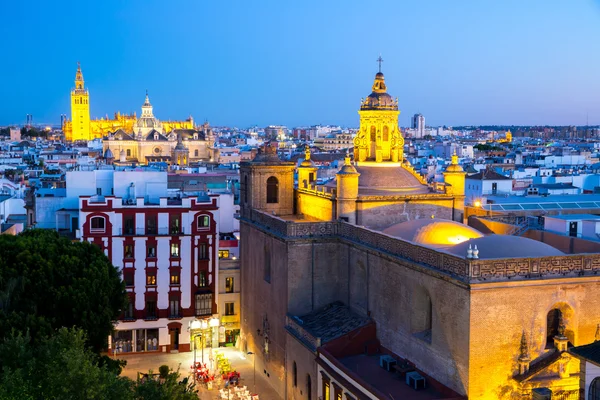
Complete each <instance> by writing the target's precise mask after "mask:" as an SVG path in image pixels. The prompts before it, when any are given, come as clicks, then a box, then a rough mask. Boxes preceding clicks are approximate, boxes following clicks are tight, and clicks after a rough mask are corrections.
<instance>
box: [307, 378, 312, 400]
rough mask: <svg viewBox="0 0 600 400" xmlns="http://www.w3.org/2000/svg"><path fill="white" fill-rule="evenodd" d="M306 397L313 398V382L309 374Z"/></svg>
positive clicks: (310, 399) (309, 399)
mask: <svg viewBox="0 0 600 400" xmlns="http://www.w3.org/2000/svg"><path fill="white" fill-rule="evenodd" d="M306 398H307V399H308V400H312V383H311V382H310V375H309V374H306Z"/></svg>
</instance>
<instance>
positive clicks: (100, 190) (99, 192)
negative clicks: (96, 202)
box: [96, 188, 102, 196]
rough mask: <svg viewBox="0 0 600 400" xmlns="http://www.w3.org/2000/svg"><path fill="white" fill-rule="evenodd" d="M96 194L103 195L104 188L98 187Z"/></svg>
mask: <svg viewBox="0 0 600 400" xmlns="http://www.w3.org/2000/svg"><path fill="white" fill-rule="evenodd" d="M96 195H98V196H102V188H96Z"/></svg>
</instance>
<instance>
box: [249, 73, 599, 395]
mask: <svg viewBox="0 0 600 400" xmlns="http://www.w3.org/2000/svg"><path fill="white" fill-rule="evenodd" d="M381 79H382V77H381ZM393 106H394V104H393V103H392V104H391V105H390V104H388V103H386V107H388V108H389V107H393ZM385 111H388V110H387V109H386V110H385ZM376 150H377V149H376V147H375V151H376ZM374 154H375V156H376V157H377V153H376V152H375V153H374ZM385 154H387V153H385ZM363 156H364V154H363ZM363 156H361V155H359V158H360V157H363ZM364 157H366V156H364ZM399 157H401V156H400V155H399ZM392 158H393V157H392ZM368 161H369V160H367V162H368ZM363 162H364V161H363ZM372 162H374V163H379V162H386V160H385V159H384V160H381V161H378V160H373V161H372ZM387 162H389V163H391V164H390V165H389V166H388V167H386V168H390V169H389V170H387V171H386V169H385V168H382V167H379V166H376V165H369V166H368V167H371V168H380V169H379V171H383V172H381V173H382V174H399V175H401V176H402V177H404V178H405V181H408V182H409V184H404V185H403V186H402V187H397V188H395V189H397V190H395V191H394V192H393V193H392V194H391V195H390V193H389V191H390V190H391V189H390V188H385V187H382V186H377V183H378V179H377V171H376V170H374V169H372V170H369V169H363V172H365V173H364V174H361V172H360V171H361V161H360V160H359V161H358V162H355V163H352V162H351V161H350V160H349V158H348V159H347V160H346V164H345V165H344V166H343V167H342V168H341V169H340V172H339V173H338V175H337V178H336V182H335V187H329V188H328V187H317V186H315V185H314V184H313V183H312V181H311V176H313V177H314V175H311V173H313V172H314V165H311V163H310V154H307V155H306V157H305V162H303V163H302V164H301V165H300V166H299V167H298V184H297V185H295V184H294V177H293V173H294V168H295V167H294V165H293V164H291V163H287V162H283V161H280V160H279V158H278V157H277V153H276V149H275V148H273V147H266V148H265V149H264V150H263V151H262V152H260V153H259V155H258V156H257V157H256V159H255V160H254V161H253V162H249V163H242V168H241V175H240V178H241V182H242V185H241V197H240V203H241V204H240V206H241V216H240V230H241V237H242V240H241V242H240V246H241V248H240V259H241V279H242V287H243V288H244V289H243V291H242V293H241V304H242V309H241V318H240V319H241V346H242V348H243V350H245V351H251V352H253V353H254V354H255V357H256V359H255V362H256V371H257V373H262V374H263V375H264V376H265V377H266V378H267V380H268V381H269V382H270V383H271V385H272V386H273V387H274V388H275V389H276V390H277V391H278V392H279V393H280V395H281V397H282V398H286V399H307V398H309V399H312V400H316V399H318V398H320V397H321V398H322V397H323V395H324V391H325V386H326V385H325V383H324V380H325V379H335V376H327V377H325V375H324V374H323V370H322V369H321V367H320V366H319V364H318V362H317V359H318V358H319V346H320V345H321V344H322V340H321V338H319V337H317V336H315V334H314V331H311V329H308V328H305V327H303V326H302V324H301V323H298V321H301V318H300V317H301V316H303V315H306V314H309V313H311V312H315V310H319V309H321V308H323V307H327V306H328V305H331V304H334V303H335V304H338V303H340V302H341V303H343V304H345V305H346V306H347V307H348V309H349V310H350V311H351V312H352V313H354V314H356V315H358V316H360V317H361V318H366V319H369V320H370V321H372V323H373V324H374V325H376V331H377V340H378V346H380V347H381V349H384V350H385V351H386V352H388V353H391V354H394V355H396V356H398V357H401V358H404V359H407V360H410V362H412V363H413V364H414V365H415V367H416V368H417V369H418V370H419V371H421V372H422V373H423V374H425V375H426V376H427V377H429V378H430V379H431V380H432V381H435V382H437V383H439V384H440V385H443V386H444V387H446V388H448V389H449V390H452V391H454V392H455V393H457V394H459V395H463V396H466V397H468V398H469V399H531V398H532V396H533V393H534V391H535V390H539V389H550V390H552V391H553V393H554V394H555V395H557V396H559V395H560V396H562V397H560V398H565V399H571V398H572V399H578V398H579V393H580V387H579V385H580V379H579V361H578V359H576V358H573V357H572V356H570V355H569V353H568V351H567V350H568V348H569V347H570V346H579V345H583V344H587V343H590V342H593V341H594V340H595V339H599V338H598V337H597V336H598V333H597V330H598V323H599V322H600V278H599V276H598V273H599V272H600V255H597V254H563V253H561V252H560V251H558V250H556V249H554V248H552V247H551V246H549V245H546V244H544V243H541V242H536V241H534V240H531V239H526V238H522V237H513V236H502V235H490V236H483V235H478V234H474V233H472V232H471V233H469V232H467V227H465V226H464V225H463V224H462V223H461V220H462V214H461V208H460V206H459V207H457V206H456V205H457V204H461V202H462V201H463V199H464V173H463V172H462V169H461V168H460V167H459V166H458V165H457V163H456V159H454V160H453V163H452V165H451V166H450V167H448V169H447V171H446V173H445V181H446V182H445V184H446V185H445V186H443V187H441V188H440V187H437V186H436V185H435V184H430V185H426V184H424V183H422V182H420V181H419V180H418V178H416V177H415V180H416V181H417V182H420V183H421V185H417V183H415V180H412V179H410V177H408V178H406V176H407V175H406V174H409V175H411V176H414V175H413V174H412V172H411V171H410V166H407V165H404V164H399V165H397V164H396V163H395V162H394V160H388V161H387ZM368 167H367V168H368ZM390 171H392V172H390ZM398 171H400V172H398ZM363 176H367V177H368V179H367V181H363V182H362V184H361V181H360V179H361V177H363ZM373 182H374V183H375V185H370V184H371V183H373ZM392 189H393V188H392ZM371 196H379V197H380V198H379V199H378V201H384V202H386V207H392V208H388V209H387V211H386V212H387V213H388V215H387V217H385V216H383V217H381V216H378V215H380V213H381V210H386V207H380V208H378V207H375V206H367V204H369V201H370V200H371V199H370V197H371ZM313 198H314V199H315V200H314V201H313V202H311V201H310V199H313ZM393 207H396V208H395V209H394V208H393ZM400 209H401V210H402V213H401V214H402V215H401V216H398V215H397V214H398V213H399V211H398V210H400ZM438 210H439V211H440V213H438V212H436V211H438ZM444 213H445V214H444ZM432 216H433V217H434V218H432ZM386 220H387V225H392V227H393V229H390V228H388V229H386V230H385V231H386V232H387V233H385V232H382V231H381V230H382V229H383V228H384V227H385V225H386V224H385V221H386ZM453 220H454V221H453ZM365 221H370V222H368V223H365ZM405 221H406V222H405ZM415 221H416V223H415ZM361 222H362V223H361ZM413 225H415V226H417V228H415V229H414V232H413V231H411V229H412V228H410V227H413ZM407 226H408V227H409V228H410V229H409V228H406V227H407ZM428 229H429V231H428ZM469 229H470V228H469ZM411 232H412V233H411ZM423 232H427V234H423ZM472 245H475V248H474V249H473V248H472ZM365 387H366V385H365ZM371 395H372V394H371ZM346 396H347V398H365V397H367V394H365V393H357V392H352V391H350V393H347V395H346ZM372 396H374V395H372ZM332 398H333V397H332ZM370 398H379V397H377V396H375V397H370Z"/></svg>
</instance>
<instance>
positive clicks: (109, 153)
mask: <svg viewBox="0 0 600 400" xmlns="http://www.w3.org/2000/svg"><path fill="white" fill-rule="evenodd" d="M104 158H114V157H113V153H112V151H111V150H110V149H106V151H105V152H104Z"/></svg>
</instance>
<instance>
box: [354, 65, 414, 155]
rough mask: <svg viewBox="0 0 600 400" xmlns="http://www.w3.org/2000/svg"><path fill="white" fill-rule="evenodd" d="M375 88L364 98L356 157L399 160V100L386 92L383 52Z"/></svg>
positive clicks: (355, 147)
mask: <svg viewBox="0 0 600 400" xmlns="http://www.w3.org/2000/svg"><path fill="white" fill-rule="evenodd" d="M377 62H378V63H379V72H377V74H375V81H374V82H373V87H372V92H371V94H370V95H369V96H367V98H366V99H364V100H362V101H361V104H360V110H359V111H358V114H359V115H360V130H359V132H358V133H357V135H356V137H355V138H354V161H358V162H362V161H375V162H378V163H380V162H386V161H387V162H396V163H397V162H400V161H402V159H403V147H404V138H403V137H402V132H401V131H400V129H399V128H398V115H399V114H400V111H398V100H397V99H396V100H394V99H393V98H392V96H390V95H389V94H388V93H387V86H386V84H385V77H384V76H383V72H381V63H382V62H383V59H382V58H381V56H379V58H378V59H377Z"/></svg>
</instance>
